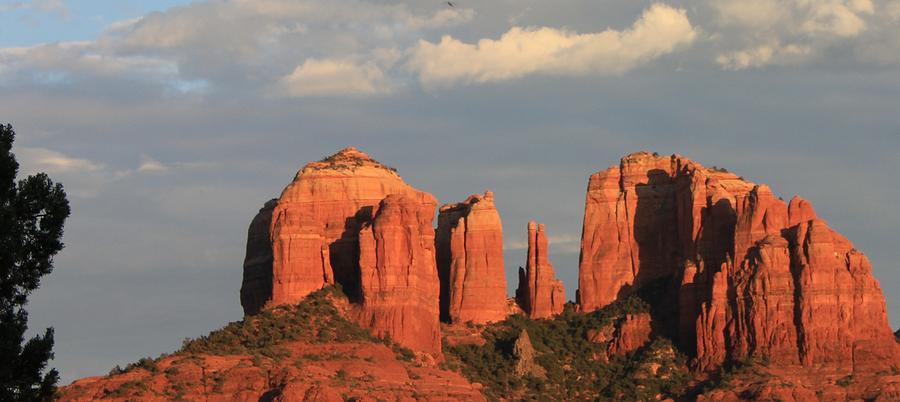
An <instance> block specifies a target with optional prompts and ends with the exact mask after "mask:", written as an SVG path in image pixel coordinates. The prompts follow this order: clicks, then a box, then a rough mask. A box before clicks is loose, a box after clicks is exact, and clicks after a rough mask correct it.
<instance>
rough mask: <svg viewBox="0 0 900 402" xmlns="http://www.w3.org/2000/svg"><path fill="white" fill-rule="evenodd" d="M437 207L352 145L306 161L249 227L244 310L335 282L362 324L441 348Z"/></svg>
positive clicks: (423, 347) (429, 348) (411, 343)
mask: <svg viewBox="0 0 900 402" xmlns="http://www.w3.org/2000/svg"><path fill="white" fill-rule="evenodd" d="M436 205H437V201H436V200H435V198H434V197H433V196H432V195H430V194H428V193H425V192H422V191H419V190H416V189H415V188H413V187H412V186H410V185H408V184H406V183H405V182H404V181H403V179H401V178H400V176H399V175H397V173H396V172H395V171H394V170H393V169H392V168H389V167H387V166H385V165H383V164H381V163H379V162H377V161H375V160H374V159H372V158H371V157H369V155H367V154H365V153H363V152H360V151H358V150H357V149H355V148H352V147H350V148H346V149H343V150H341V151H340V152H338V153H336V154H334V155H332V156H329V157H328V158H325V159H323V160H321V161H318V162H312V163H309V164H307V165H306V166H304V167H303V168H302V169H301V170H300V171H299V172H298V173H297V175H296V176H295V177H294V180H293V181H292V182H291V183H290V184H289V185H288V186H287V187H286V188H285V189H284V191H282V193H281V196H280V197H279V198H278V199H276V200H272V201H269V202H268V203H266V205H265V206H264V207H263V208H262V209H261V210H260V211H259V213H258V214H257V215H256V217H255V218H254V219H253V222H252V223H251V225H250V229H249V231H248V236H247V253H246V258H245V260H244V280H243V284H242V286H241V305H242V306H243V307H244V312H245V314H256V313H259V312H260V311H261V310H263V309H265V308H269V307H273V306H277V305H282V304H295V303H297V302H299V301H300V300H302V299H303V298H304V297H305V296H307V295H308V294H310V293H311V292H313V291H315V290H318V289H321V288H323V287H325V286H326V285H330V284H335V283H337V284H340V285H342V287H343V289H344V291H345V292H346V293H347V294H348V295H349V296H350V298H351V300H352V301H354V302H356V304H357V306H358V308H359V310H358V312H357V313H356V314H355V316H356V317H357V318H358V319H359V320H360V323H361V324H362V325H364V326H367V327H369V328H371V329H372V330H373V331H374V332H375V333H378V334H382V335H383V334H389V335H390V336H391V338H392V339H394V340H395V341H397V342H399V343H401V344H403V345H406V346H408V347H411V348H414V349H416V350H420V351H425V352H430V353H437V354H439V353H440V337H439V335H438V334H439V325H440V324H439V322H438V308H439V305H438V296H439V285H438V278H437V269H436V268H435V262H434V261H435V257H434V229H433V228H432V221H433V219H434V218H433V215H434V209H435V207H436ZM432 315H433V319H432V318H431V317H432Z"/></svg>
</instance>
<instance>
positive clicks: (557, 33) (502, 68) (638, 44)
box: [409, 4, 697, 87]
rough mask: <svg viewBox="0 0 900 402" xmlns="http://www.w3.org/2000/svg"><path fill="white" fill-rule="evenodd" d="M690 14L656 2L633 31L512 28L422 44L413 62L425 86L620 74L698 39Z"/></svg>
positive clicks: (421, 42)
mask: <svg viewBox="0 0 900 402" xmlns="http://www.w3.org/2000/svg"><path fill="white" fill-rule="evenodd" d="M696 37H697V32H696V31H695V30H694V28H693V27H692V26H691V23H690V21H688V18H687V13H686V12H685V10H680V9H675V8H672V7H669V6H666V5H662V4H655V5H653V6H651V7H650V8H648V9H647V10H645V11H644V13H643V15H641V17H640V19H638V20H637V21H636V22H635V23H634V24H633V25H632V26H631V28H629V29H627V30H623V31H617V30H614V29H607V30H605V31H603V32H598V33H589V34H578V33H574V32H568V31H564V30H559V29H554V28H547V27H540V28H521V27H513V28H511V29H510V30H509V31H508V32H506V33H505V34H503V36H501V37H500V38H499V39H496V40H494V39H482V40H480V41H478V43H476V44H467V43H463V42H461V41H459V40H457V39H454V38H453V37H451V36H444V37H443V38H441V41H440V42H439V43H430V42H427V41H420V42H419V44H418V46H417V47H416V48H415V49H414V50H413V51H412V57H411V59H410V61H409V68H410V70H411V71H413V72H415V73H417V74H418V76H419V79H420V80H421V81H422V83H423V84H425V85H426V86H430V87H431V86H450V85H453V84H456V83H459V82H463V83H473V82H478V83H483V82H491V81H502V80H510V79H515V78H521V77H524V76H526V75H530V74H553V75H587V74H602V75H606V74H621V73H623V72H625V71H628V70H630V69H632V68H634V67H636V66H638V65H640V64H642V63H645V62H647V61H649V60H652V59H654V58H657V57H659V56H661V55H664V54H667V53H671V52H672V51H674V50H675V49H676V48H677V47H678V46H682V45H687V44H690V43H691V42H693V41H694V39H695V38H696Z"/></svg>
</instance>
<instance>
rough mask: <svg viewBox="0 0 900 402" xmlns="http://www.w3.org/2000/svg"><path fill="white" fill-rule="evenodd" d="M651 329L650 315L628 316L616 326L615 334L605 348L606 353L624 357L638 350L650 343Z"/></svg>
mask: <svg viewBox="0 0 900 402" xmlns="http://www.w3.org/2000/svg"><path fill="white" fill-rule="evenodd" d="M652 333H653V328H652V327H651V326H650V314H648V313H642V314H628V315H626V316H625V317H624V318H623V319H622V321H621V322H619V323H617V324H616V330H615V333H613V335H612V338H611V340H610V342H609V345H608V346H607V348H606V350H607V353H608V354H609V355H610V356H612V355H624V354H627V353H629V352H633V351H635V350H638V349H639V348H641V347H642V346H644V345H646V344H647V343H649V342H650V336H651V335H652Z"/></svg>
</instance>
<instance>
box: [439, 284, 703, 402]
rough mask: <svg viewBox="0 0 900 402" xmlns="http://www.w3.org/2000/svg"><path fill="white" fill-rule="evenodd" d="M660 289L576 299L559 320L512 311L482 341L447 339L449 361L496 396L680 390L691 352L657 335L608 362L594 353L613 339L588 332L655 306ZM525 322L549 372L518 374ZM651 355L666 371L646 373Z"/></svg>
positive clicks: (589, 396) (607, 395)
mask: <svg viewBox="0 0 900 402" xmlns="http://www.w3.org/2000/svg"><path fill="white" fill-rule="evenodd" d="M647 287H648V288H651V289H652V288H653V286H649V285H648V286H647ZM658 294H659V291H658V290H656V289H654V290H653V291H648V292H647V294H640V295H634V296H631V297H626V298H623V299H621V300H618V301H616V302H614V303H612V304H610V305H608V306H606V307H605V308H603V309H600V310H597V311H594V312H591V313H587V314H584V313H578V312H576V311H575V308H574V307H575V306H574V305H573V304H571V303H569V304H567V305H566V306H565V308H564V310H563V312H562V313H561V314H559V315H558V316H556V317H554V318H552V319H546V320H531V319H528V318H527V317H525V316H524V315H514V316H511V317H508V318H507V319H506V320H504V321H502V322H499V323H494V324H491V325H489V326H487V327H486V328H485V330H484V332H483V333H482V335H483V337H484V338H485V340H486V343H485V345H483V346H479V345H473V344H461V345H456V346H448V345H445V350H446V351H447V361H446V362H445V363H444V365H443V366H444V367H446V368H449V369H455V370H459V371H460V372H461V373H462V374H463V375H464V376H466V377H467V378H469V380H471V381H475V382H479V383H481V384H484V385H485V386H486V388H485V390H484V392H485V395H486V396H487V397H488V398H490V399H493V400H499V399H501V397H502V398H504V399H509V397H510V396H511V395H516V399H518V398H519V397H518V395H522V399H535V400H561V399H562V400H597V399H604V400H605V399H611V398H624V399H625V400H635V399H634V398H637V397H638V396H641V395H649V394H651V393H655V394H653V395H654V396H655V395H656V394H662V395H667V396H677V395H679V394H680V393H682V392H683V388H685V386H686V381H687V374H686V373H687V372H686V370H685V358H684V357H683V356H682V355H681V354H680V353H678V351H677V350H676V349H675V347H674V346H672V344H671V342H669V341H668V340H665V339H662V338H658V339H657V340H656V341H654V342H652V343H651V344H649V345H647V346H645V347H644V348H642V349H640V350H638V351H636V352H635V353H632V354H631V355H629V356H624V357H618V358H613V359H612V360H611V361H609V362H604V360H603V359H599V358H594V357H595V356H600V355H601V354H604V353H605V349H606V345H605V344H598V343H593V342H590V341H588V336H587V333H588V331H590V330H592V329H599V328H603V327H605V326H608V325H612V324H614V323H615V322H616V321H618V320H620V319H621V318H623V317H624V316H625V315H628V314H638V313H647V312H650V305H651V303H650V301H654V298H656V297H658V296H657V295H658ZM523 329H525V330H527V331H528V334H529V336H530V338H531V341H532V344H533V346H534V349H535V352H536V358H535V360H536V362H537V363H538V364H540V365H541V366H542V367H543V368H544V369H545V370H546V378H544V379H537V378H529V377H526V378H520V377H518V376H517V375H516V374H515V363H516V362H515V357H514V356H513V351H512V348H513V345H514V343H515V341H516V339H517V337H518V336H519V334H520V333H521V332H522V330H523ZM663 351H666V353H663ZM650 362H655V363H658V364H660V369H659V370H660V373H664V375H662V377H661V378H659V377H658V376H655V375H650V376H643V377H642V376H640V375H639V374H640V371H641V370H646V367H647V364H648V363H650ZM638 399H640V398H638Z"/></svg>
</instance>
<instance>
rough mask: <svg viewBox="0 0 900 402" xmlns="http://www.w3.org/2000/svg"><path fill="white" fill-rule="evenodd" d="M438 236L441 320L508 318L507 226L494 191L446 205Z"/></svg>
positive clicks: (477, 320) (439, 224)
mask: <svg viewBox="0 0 900 402" xmlns="http://www.w3.org/2000/svg"><path fill="white" fill-rule="evenodd" d="M436 236H437V240H436V248H437V266H438V273H439V275H440V277H441V317H442V319H443V320H444V321H447V322H452V323H460V322H468V321H471V322H474V323H477V324H484V323H488V322H493V321H500V320H503V319H504V318H506V316H507V315H508V313H509V307H508V305H507V294H506V276H505V274H504V261H503V226H502V223H501V222H500V214H499V213H497V208H496V207H495V206H494V194H493V193H492V192H490V191H487V192H485V193H484V194H483V195H478V194H476V195H472V196H470V197H469V198H468V199H466V201H464V202H461V203H458V204H447V205H444V206H442V207H441V210H440V214H439V215H438V227H437V234H436Z"/></svg>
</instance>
